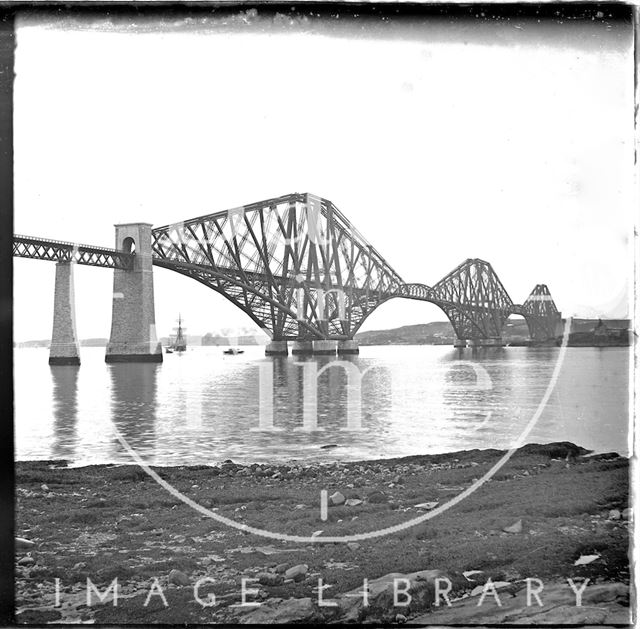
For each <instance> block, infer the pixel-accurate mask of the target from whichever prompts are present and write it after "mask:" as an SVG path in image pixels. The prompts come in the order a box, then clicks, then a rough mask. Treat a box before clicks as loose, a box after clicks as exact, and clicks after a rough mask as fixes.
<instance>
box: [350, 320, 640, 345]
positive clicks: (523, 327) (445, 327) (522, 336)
mask: <svg viewBox="0 0 640 629" xmlns="http://www.w3.org/2000/svg"><path fill="white" fill-rule="evenodd" d="M598 322H599V320H598V319H574V320H573V322H572V326H571V335H570V337H569V345H585V346H599V345H624V344H629V343H630V340H629V339H630V336H629V330H630V321H629V320H628V319H603V320H602V322H603V324H604V327H605V328H607V333H606V335H604V336H602V337H601V338H600V339H596V338H594V330H595V328H596V326H597V325H598ZM454 339H455V333H454V331H453V327H452V325H451V324H450V323H449V322H448V321H435V322H433V323H420V324H418V325H405V326H402V327H400V328H393V329H391V330H370V331H368V332H360V333H358V334H356V340H357V341H358V343H359V344H360V345H450V344H453V341H454ZM502 339H503V341H504V342H505V343H514V344H521V343H522V344H524V343H526V342H528V340H529V329H528V328H527V323H526V321H525V320H524V319H523V318H522V317H515V318H513V319H509V320H507V322H506V323H505V324H504V328H503V330H502Z"/></svg>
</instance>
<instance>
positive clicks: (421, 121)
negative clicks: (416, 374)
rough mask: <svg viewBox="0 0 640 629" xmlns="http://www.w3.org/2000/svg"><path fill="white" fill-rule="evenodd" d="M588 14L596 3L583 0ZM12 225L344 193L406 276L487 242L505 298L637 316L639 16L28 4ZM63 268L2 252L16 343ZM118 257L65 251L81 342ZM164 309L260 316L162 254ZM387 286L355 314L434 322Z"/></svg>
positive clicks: (82, 221) (26, 227)
mask: <svg viewBox="0 0 640 629" xmlns="http://www.w3.org/2000/svg"><path fill="white" fill-rule="evenodd" d="M594 13H595V9H594ZM15 68H16V79H15V84H14V108H15V113H14V151H15V158H14V159H15V161H14V177H15V213H14V221H15V232H16V233H19V234H27V235H32V236H40V237H43V238H52V239H57V240H65V241H72V242H78V243H86V244H91V245H98V246H107V247H111V246H113V241H114V228H113V225H114V224H115V223H120V222H137V221H140V222H149V223H152V224H154V225H158V226H160V225H165V224H167V223H175V222H178V221H180V220H184V219H187V218H191V217H194V216H200V215H203V214H207V213H211V212H216V211H220V210H226V209H228V208H234V207H237V206H240V205H245V204H248V203H251V202H254V201H258V200H261V199H266V198H270V197H275V196H280V195H283V194H287V193H290V192H312V193H314V194H317V195H319V196H322V197H325V198H327V199H330V200H331V201H333V203H334V204H335V205H336V206H337V207H338V208H339V209H340V210H341V211H342V212H343V214H345V215H346V216H347V217H348V218H349V220H351V222H352V223H353V224H354V225H355V226H356V227H357V228H358V230H359V231H360V232H361V233H362V234H363V235H364V236H365V237H366V238H367V239H368V240H369V241H370V242H371V243H372V244H373V245H374V246H375V247H376V248H377V249H378V251H380V253H381V254H382V255H383V256H384V257H385V259H386V260H387V261H388V262H389V263H390V264H391V265H392V266H393V267H394V268H395V270H396V271H397V272H398V273H399V274H400V275H401V276H402V277H403V279H404V280H405V281H406V282H409V283H412V282H420V283H424V284H427V285H433V284H435V283H436V282H437V281H438V280H439V279H440V278H441V277H442V276H444V275H445V274H446V273H448V272H449V271H450V270H451V269H453V268H454V267H455V266H457V265H458V264H459V263H460V262H462V261H463V260H465V259H466V258H475V257H478V258H483V259H485V260H488V261H489V262H490V263H491V264H492V266H493V268H494V269H495V271H496V272H497V274H498V276H499V277H500V280H501V281H502V283H503V284H504V286H505V288H506V289H507V291H508V292H509V294H510V296H511V298H512V299H513V301H514V302H516V303H522V302H523V301H524V300H525V299H526V297H527V295H528V294H529V292H530V291H531V290H532V289H533V287H534V285H535V284H538V283H545V284H547V285H548V286H549V288H550V290H551V294H552V295H553V297H554V300H555V302H556V305H557V306H558V308H559V309H560V310H561V311H562V313H563V315H567V316H569V315H570V316H579V317H598V316H605V317H616V318H622V317H627V316H629V308H630V304H629V295H630V292H629V290H630V282H631V270H632V264H633V261H632V258H631V256H632V247H633V241H632V237H633V236H632V235H633V220H634V209H637V207H638V199H637V197H636V196H634V195H635V191H634V173H633V51H632V31H631V27H630V25H628V24H627V25H622V24H620V23H616V22H613V21H610V20H607V18H606V16H605V17H604V19H594V20H592V21H589V22H571V21H566V20H564V21H563V20H559V21H557V22H553V23H550V22H546V21H544V20H542V21H540V22H538V21H537V20H524V19H522V20H519V19H515V18H513V19H510V20H499V21H495V20H490V19H487V18H482V17H481V16H478V19H474V20H455V19H424V20H412V21H402V20H400V19H398V18H392V19H391V20H386V21H377V20H376V21H366V20H362V21H355V22H354V21H353V20H346V19H335V20H322V21H320V20H313V19H309V18H305V19H289V18H287V17H283V16H280V17H278V18H277V19H275V20H274V19H272V17H271V16H267V17H261V16H260V15H259V14H258V15H256V14H255V13H244V14H241V15H238V16H236V17H234V18H228V17H226V18H222V17H209V18H199V19H197V20H195V19H186V20H185V19H179V18H175V19H173V20H172V21H170V22H164V23H163V22H162V21H159V20H153V21H152V20H145V19H140V20H138V21H137V22H136V23H133V22H131V20H129V21H123V20H120V21H117V20H116V21H114V20H110V19H104V18H95V19H89V18H82V19H78V20H75V19H71V20H69V19H65V20H63V19H58V18H53V17H52V18H50V19H43V18H42V16H39V17H28V16H26V17H23V18H22V19H21V20H19V23H18V30H17V49H16V66H15ZM54 276H55V265H54V264H52V263H49V262H42V261H35V260H24V259H19V258H14V283H15V288H14V339H15V340H16V341H24V340H29V339H45V338H49V337H50V335H51V326H52V321H53V290H54ZM112 283H113V271H111V270H108V269H100V268H93V267H83V266H77V267H76V268H75V292H76V321H77V330H78V335H79V337H80V338H90V337H108V335H109V330H110V321H111V301H112V294H111V293H112ZM154 286H155V300H156V323H157V330H158V334H159V335H160V336H165V335H168V334H169V333H170V332H171V330H172V328H173V327H174V326H175V325H176V323H175V320H176V319H177V317H178V314H179V313H181V314H182V317H183V319H184V320H185V322H186V327H187V329H188V332H189V333H191V334H204V333H206V332H222V331H226V332H228V333H229V332H231V333H233V332H241V331H248V330H252V329H254V328H253V325H252V323H251V321H250V320H249V318H248V317H246V315H244V314H243V313H242V312H241V311H240V310H239V309H237V308H236V307H235V306H234V305H233V304H231V303H230V302H228V301H227V300H226V299H225V298H224V297H223V296H221V295H219V294H217V293H215V292H214V291H212V290H210V289H208V288H206V287H205V286H203V285H201V284H199V283H197V282H195V281H191V280H189V279H188V278H185V277H183V276H180V275H179V274H176V273H174V272H172V271H169V270H166V269H160V268H155V269H154ZM444 319H445V317H444V314H443V313H442V312H441V311H440V310H439V309H438V308H437V307H436V306H434V305H432V304H427V303H423V302H412V301H409V300H402V299H396V300H391V301H390V302H387V303H386V304H384V305H383V306H381V307H380V308H379V309H377V310H376V311H375V312H374V313H373V314H372V315H371V316H370V317H369V319H368V320H367V321H366V322H365V324H364V326H363V328H362V330H367V329H383V328H390V327H396V326H399V325H408V324H413V323H426V322H428V321H435V320H440V321H442V320H444Z"/></svg>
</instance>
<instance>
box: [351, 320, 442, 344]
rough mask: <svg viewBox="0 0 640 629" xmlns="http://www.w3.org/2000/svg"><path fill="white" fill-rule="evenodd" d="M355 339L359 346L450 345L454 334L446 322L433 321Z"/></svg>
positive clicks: (371, 332)
mask: <svg viewBox="0 0 640 629" xmlns="http://www.w3.org/2000/svg"><path fill="white" fill-rule="evenodd" d="M355 338H356V340H357V341H358V343H359V344H360V345H451V344H452V343H453V339H454V338H455V334H454V332H453V328H452V327H451V324H450V323H449V322H448V321H434V322H433V323H420V324H418V325H404V326H402V327H401V328H394V329H392V330H370V331H368V332H359V333H358V334H356V337H355Z"/></svg>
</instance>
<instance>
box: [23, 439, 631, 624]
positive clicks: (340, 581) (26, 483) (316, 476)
mask: <svg viewBox="0 0 640 629" xmlns="http://www.w3.org/2000/svg"><path fill="white" fill-rule="evenodd" d="M502 454H503V453H502V452H501V451H498V450H473V451H465V452H457V453H452V454H443V455H425V456H411V457H405V458H401V459H391V460H381V461H363V462H356V463H352V462H349V463H332V464H313V465H306V464H303V463H300V462H291V463H290V464H286V465H284V464H277V465H276V464H274V465H257V464H254V465H247V466H243V465H238V464H235V463H233V462H230V461H228V462H225V463H223V464H222V465H220V466H219V467H209V466H190V467H171V468H153V471H154V472H155V473H156V474H158V476H159V477H160V478H161V479H162V481H164V482H166V483H168V484H169V485H170V486H171V487H175V488H176V489H177V490H178V491H180V492H181V493H182V494H183V495H185V496H187V497H188V498H189V499H190V500H193V501H194V503H195V504H197V505H201V506H203V507H205V508H206V509H209V510H211V511H212V512H214V513H216V514H218V515H220V516H223V517H225V518H228V519H230V520H233V521H234V522H236V523H239V524H240V525H245V526H246V527H255V528H258V529H266V530H268V531H272V532H277V533H280V534H286V535H294V536H302V537H306V538H310V539H308V540H307V541H304V542H295V541H282V540H281V539H277V538H275V539H270V538H265V537H262V536H259V535H256V534H254V533H251V532H248V531H247V530H241V528H240V527H238V528H236V527H231V526H228V525H226V524H224V523H221V522H218V521H216V520H213V519H212V518H211V517H209V516H207V515H206V514H203V513H200V512H198V511H196V510H194V508H192V507H191V506H189V505H187V504H185V503H184V502H182V501H181V500H179V499H178V498H176V497H175V496H174V495H172V494H171V493H169V492H168V491H167V489H165V488H163V487H161V486H160V485H159V484H158V483H157V482H156V481H155V480H153V479H152V478H150V477H149V475H148V474H147V473H146V472H145V471H144V470H142V469H141V468H139V467H137V466H133V465H130V466H115V465H96V466H88V467H82V468H68V467H67V466H66V464H65V462H61V461H35V462H18V463H17V464H16V536H17V538H19V539H18V543H17V544H16V612H17V615H16V620H17V622H19V623H46V622H52V623H60V622H96V623H103V624H105V623H106V624H113V623H118V624H119V623H140V624H147V623H175V624H181V623H185V622H189V623H272V622H320V623H323V622H327V623H332V622H349V621H351V622H353V621H359V622H385V623H389V622H397V623H402V622H407V621H408V622H414V621H415V622H420V623H421V624H451V623H455V622H463V623H464V624H478V623H480V624H483V623H484V624H487V623H489V624H491V623H495V622H498V623H501V622H535V623H550V624H559V623H567V622H569V623H584V622H587V623H591V622H595V623H600V622H606V623H614V624H620V623H622V624H624V623H626V622H628V620H629V579H630V574H629V571H630V568H629V557H628V553H629V525H630V521H631V519H632V515H631V510H630V508H629V507H630V505H629V461H628V459H626V458H624V457H620V456H618V455H617V454H615V453H611V454H601V455H597V456H589V454H588V453H587V451H585V450H583V449H581V448H579V447H577V446H575V445H573V444H570V443H556V444H549V445H528V446H525V447H523V448H521V449H520V450H518V451H517V452H516V453H515V454H514V456H513V457H512V458H511V459H510V460H509V461H508V462H507V463H506V465H504V466H503V467H501V468H500V469H499V470H498V471H497V472H496V473H495V474H494V475H493V477H492V478H491V480H489V481H488V482H486V483H485V484H484V485H482V487H480V488H479V489H478V490H477V491H475V492H474V493H472V494H471V495H469V496H468V497H466V498H465V499H464V500H462V501H461V502H459V503H458V504H456V505H455V506H453V507H452V508H450V509H448V510H445V511H444V512H443V513H439V514H437V515H436V516H435V517H433V518H432V519H430V520H428V521H426V522H422V523H420V524H416V525H414V526H411V527H409V528H402V527H401V525H402V524H403V523H406V522H407V521H408V520H409V519H412V518H415V517H417V516H419V515H421V514H425V513H428V512H429V511H430V510H432V509H438V508H439V507H440V506H442V505H444V504H445V503H447V502H448V501H449V500H450V499H452V498H454V497H455V496H456V495H459V494H460V493H461V492H463V491H464V490H466V489H467V488H468V487H470V486H471V485H472V484H473V483H474V482H475V481H476V480H477V479H479V478H481V477H482V476H483V475H484V474H486V473H487V472H488V471H489V470H490V469H491V467H492V466H493V465H494V464H495V463H496V462H497V461H498V460H499V459H500V457H501V455H502ZM323 491H325V492H326V496H328V501H327V507H326V519H323V510H322V504H321V503H322V498H321V497H322V493H321V492H323ZM394 526H395V527H398V531H397V532H394V533H391V534H388V535H384V536H380V537H376V538H366V539H365V538H364V537H361V538H359V539H358V541H349V542H348V543H347V542H342V541H339V542H322V539H323V538H327V537H342V536H354V535H362V534H365V533H367V532H371V531H374V530H380V529H384V528H388V527H394ZM365 580H366V581H365ZM116 584H117V585H116ZM110 587H111V590H109V592H108V594H106V596H104V593H105V592H107V590H108V588H110ZM540 587H542V589H540ZM116 588H117V589H116ZM581 588H582V590H581ZM114 591H115V592H116V601H117V604H114V603H115V601H114ZM363 592H365V593H364V594H363ZM443 592H444V593H445V595H444V597H443ZM536 593H537V594H538V595H539V598H540V600H541V602H542V603H543V604H542V605H540V604H539V602H538V599H536V597H535V594H536ZM100 596H104V601H100ZM578 596H579V597H581V599H582V601H581V602H582V605H581V606H577V605H576V600H577V597H578ZM531 600H533V604H532V605H527V604H526V603H527V602H531ZM436 601H437V603H438V604H436ZM478 601H480V602H481V604H480V605H478ZM449 603H451V605H449ZM532 618H533V619H534V620H531V619H532Z"/></svg>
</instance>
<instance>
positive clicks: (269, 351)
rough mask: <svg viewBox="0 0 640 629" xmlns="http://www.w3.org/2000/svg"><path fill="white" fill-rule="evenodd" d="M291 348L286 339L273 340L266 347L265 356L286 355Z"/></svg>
mask: <svg viewBox="0 0 640 629" xmlns="http://www.w3.org/2000/svg"><path fill="white" fill-rule="evenodd" d="M288 353H289V348H288V345H287V342H286V341H271V342H270V343H268V344H267V346H266V347H265V348H264V355H265V356H286V355H287V354H288Z"/></svg>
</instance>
